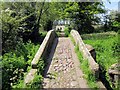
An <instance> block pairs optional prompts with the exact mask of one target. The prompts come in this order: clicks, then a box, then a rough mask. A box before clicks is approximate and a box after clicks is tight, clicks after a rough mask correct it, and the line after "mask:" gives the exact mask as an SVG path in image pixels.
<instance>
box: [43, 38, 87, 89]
mask: <svg viewBox="0 0 120 90" xmlns="http://www.w3.org/2000/svg"><path fill="white" fill-rule="evenodd" d="M55 48H56V49H55ZM48 63H49V64H48V67H47V68H48V70H46V74H45V78H44V83H43V88H88V86H87V83H86V80H85V79H84V78H83V75H84V74H83V73H82V71H81V69H80V63H79V60H78V59H77V56H76V54H75V52H74V46H73V44H72V42H71V40H70V39H69V38H67V37H60V38H56V40H55V42H54V44H53V47H52V50H51V53H50V56H49V58H48Z"/></svg>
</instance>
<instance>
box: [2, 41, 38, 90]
mask: <svg viewBox="0 0 120 90" xmlns="http://www.w3.org/2000/svg"><path fill="white" fill-rule="evenodd" d="M39 46H40V45H39V44H38V45H34V44H33V43H31V42H28V43H25V44H24V43H23V44H20V46H16V47H17V49H16V50H12V51H11V52H9V53H5V54H4V55H3V57H2V65H3V67H2V70H3V71H2V78H3V82H2V86H3V88H4V89H10V88H11V87H12V86H14V85H15V84H19V83H20V82H21V81H22V80H23V79H24V76H25V73H26V72H28V71H29V70H30V68H31V61H32V59H33V58H34V55H35V53H36V52H37V50H38V48H39Z"/></svg>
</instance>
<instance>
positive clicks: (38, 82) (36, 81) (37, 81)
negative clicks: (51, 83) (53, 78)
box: [26, 74, 43, 89]
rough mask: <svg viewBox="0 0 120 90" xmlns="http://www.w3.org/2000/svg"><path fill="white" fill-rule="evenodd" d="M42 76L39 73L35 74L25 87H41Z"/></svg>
mask: <svg viewBox="0 0 120 90" xmlns="http://www.w3.org/2000/svg"><path fill="white" fill-rule="evenodd" d="M42 81H43V77H42V76H41V75H37V74H36V75H35V76H34V79H33V81H32V82H31V83H30V84H28V85H27V86H26V88H31V89H41V88H42V85H41V84H42Z"/></svg>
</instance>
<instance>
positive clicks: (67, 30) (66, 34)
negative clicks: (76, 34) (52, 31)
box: [64, 27, 71, 37]
mask: <svg viewBox="0 0 120 90" xmlns="http://www.w3.org/2000/svg"><path fill="white" fill-rule="evenodd" d="M70 31H71V29H70V28H68V27H65V29H64V32H65V36H66V37H68V36H69V34H70Z"/></svg>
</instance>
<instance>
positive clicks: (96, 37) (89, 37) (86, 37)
mask: <svg viewBox="0 0 120 90" xmlns="http://www.w3.org/2000/svg"><path fill="white" fill-rule="evenodd" d="M116 35H117V33H116V32H113V31H111V32H104V33H92V34H82V35H81V37H82V39H84V40H102V39H108V38H112V37H114V36H116Z"/></svg>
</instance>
